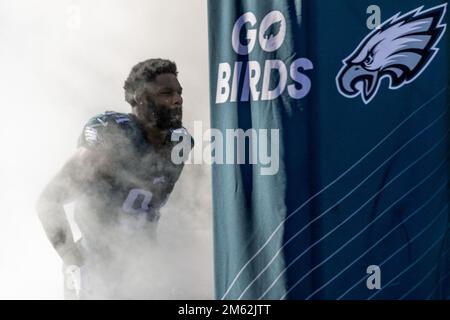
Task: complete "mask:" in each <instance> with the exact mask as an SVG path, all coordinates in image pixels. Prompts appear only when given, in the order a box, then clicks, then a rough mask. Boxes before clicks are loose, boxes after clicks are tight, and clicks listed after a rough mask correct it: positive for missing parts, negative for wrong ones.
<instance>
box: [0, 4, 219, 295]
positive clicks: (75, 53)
mask: <svg viewBox="0 0 450 320" xmlns="http://www.w3.org/2000/svg"><path fill="white" fill-rule="evenodd" d="M0 47H1V49H0V70H1V72H0V86H1V88H2V94H1V95H0V99H1V102H2V113H1V118H0V121H1V125H0V141H1V150H2V154H1V160H0V161H1V162H0V183H1V184H0V204H1V213H0V214H1V215H0V299H17V298H18V299H62V298H63V295H62V292H63V291H62V288H63V279H62V272H61V261H60V259H59V257H58V256H57V254H56V252H55V251H54V250H53V248H52V247H51V245H50V243H49V241H48V240H47V238H46V236H45V234H44V231H43V229H42V227H41V225H40V223H39V221H38V218H37V215H36V212H35V209H34V205H35V202H36V199H37V197H38V195H39V193H40V192H41V190H42V188H43V186H44V185H45V184H46V183H47V182H48V180H49V179H50V178H51V177H52V175H53V174H55V173H56V172H57V170H58V169H59V168H60V167H61V166H62V164H63V163H64V161H65V160H66V159H67V158H68V157H69V156H70V155H71V154H72V153H73V152H74V150H75V146H76V141H77V138H78V136H79V134H80V132H81V129H82V126H83V125H84V123H85V122H86V120H87V119H88V118H89V117H91V116H92V115H94V114H96V113H100V112H103V111H105V110H114V111H118V112H129V106H128V105H127V104H126V103H125V101H124V98H123V90H122V86H123V81H124V80H125V78H126V76H127V75H128V73H129V71H130V69H131V67H132V66H133V65H134V64H136V63H137V62H139V61H142V60H145V59H148V58H156V57H161V58H169V59H171V60H174V61H176V62H177V65H178V68H179V71H180V74H179V80H180V83H181V85H182V86H183V88H184V90H183V92H184V94H183V97H184V111H183V112H184V125H185V126H186V127H187V128H188V130H192V127H193V122H194V121H195V120H201V121H203V123H204V127H207V126H208V125H209V107H208V101H209V100H208V99H209V93H208V66H207V61H208V57H207V54H208V50H207V17H206V1H203V0H190V1H184V0H165V1H159V0H126V1H125V0H97V1H88V0H80V1H76V0H72V1H69V0H46V1H33V0H17V1H9V0H0ZM210 187H211V186H210V169H209V168H208V167H206V166H193V165H187V166H185V168H184V171H183V173H182V175H181V178H180V180H179V181H178V183H177V185H176V186H175V190H174V192H173V193H172V195H171V196H170V198H169V202H168V203H167V205H166V207H165V208H164V209H163V210H162V212H161V213H162V217H161V220H160V226H159V230H158V236H159V243H160V247H159V248H158V249H157V251H156V252H154V253H153V255H152V256H151V257H150V258H151V259H152V264H151V265H152V270H151V271H150V272H149V273H148V274H150V275H151V277H152V279H153V281H154V283H153V284H154V285H153V286H151V288H153V290H152V292H150V293H149V294H148V296H149V297H152V298H155V299H209V298H213V275H212V265H213V263H212V231H211V224H212V223H211V200H210ZM68 209H69V210H68V211H69V212H70V208H68ZM142 279H143V278H141V277H140V276H139V272H135V273H133V274H130V282H129V283H130V286H131V287H132V286H133V282H134V281H135V282H139V281H142Z"/></svg>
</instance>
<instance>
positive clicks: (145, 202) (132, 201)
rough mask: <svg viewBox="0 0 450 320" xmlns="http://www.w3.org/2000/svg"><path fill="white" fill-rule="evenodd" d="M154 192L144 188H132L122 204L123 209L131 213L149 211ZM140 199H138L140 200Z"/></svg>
mask: <svg viewBox="0 0 450 320" xmlns="http://www.w3.org/2000/svg"><path fill="white" fill-rule="evenodd" d="M152 197H153V194H152V193H151V192H150V191H147V190H143V189H131V190H130V192H129V193H128V196H127V198H126V199H125V201H124V202H123V204H122V210H123V211H125V212H127V213H131V214H140V213H147V212H148V211H149V209H150V207H149V205H150V201H152ZM138 199H139V201H136V200H138Z"/></svg>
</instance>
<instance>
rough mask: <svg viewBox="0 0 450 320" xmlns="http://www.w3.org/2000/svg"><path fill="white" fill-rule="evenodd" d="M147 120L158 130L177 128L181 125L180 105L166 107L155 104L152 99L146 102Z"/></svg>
mask: <svg viewBox="0 0 450 320" xmlns="http://www.w3.org/2000/svg"><path fill="white" fill-rule="evenodd" d="M148 110H149V111H150V112H149V115H148V117H147V118H148V119H147V120H148V122H149V123H151V124H152V126H154V127H156V128H158V129H159V130H169V129H178V128H181V126H182V116H183V113H182V107H181V106H177V107H174V108H170V109H169V108H167V107H164V106H160V105H157V104H155V103H154V102H153V101H149V103H148Z"/></svg>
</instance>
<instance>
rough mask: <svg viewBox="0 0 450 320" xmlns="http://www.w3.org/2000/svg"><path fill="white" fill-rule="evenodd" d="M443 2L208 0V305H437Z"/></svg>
mask: <svg viewBox="0 0 450 320" xmlns="http://www.w3.org/2000/svg"><path fill="white" fill-rule="evenodd" d="M447 5H448V3H447V2H446V1H442V0H436V1H434V0H429V1H418V0H409V1H388V0H380V1H377V2H376V4H375V3H374V2H373V1H369V0H340V1H335V0H293V1H288V0H273V1H261V0H240V1H238V0H236V1H221V0H209V1H208V22H209V56H210V61H209V63H210V99H211V128H212V131H211V133H212V141H211V149H212V163H213V164H212V168H213V210H214V250H215V255H214V258H215V284H216V298H217V299H333V300H334V299H338V300H339V299H447V298H449V295H450V252H449V251H450V239H449V229H448V228H449V208H448V170H449V168H448V130H449V118H448V97H449V90H448V83H449V81H448V80H449V79H448V74H449V53H448V44H449V38H448V32H449V31H448V30H447V29H448V28H447V23H448V12H447Z"/></svg>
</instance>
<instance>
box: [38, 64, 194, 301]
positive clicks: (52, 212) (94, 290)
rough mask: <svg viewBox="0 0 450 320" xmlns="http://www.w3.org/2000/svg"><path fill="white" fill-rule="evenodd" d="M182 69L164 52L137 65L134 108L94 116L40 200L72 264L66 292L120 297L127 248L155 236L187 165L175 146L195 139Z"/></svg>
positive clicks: (46, 222)
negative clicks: (185, 115) (70, 208)
mask: <svg viewBox="0 0 450 320" xmlns="http://www.w3.org/2000/svg"><path fill="white" fill-rule="evenodd" d="M177 74H178V71H177V67H176V64H175V63H174V62H172V61H169V60H164V59H150V60H146V61H144V62H141V63H139V64H137V65H136V66H134V67H133V68H132V70H131V72H130V75H129V77H128V79H127V80H126V81H125V85H124V89H125V100H126V101H127V102H128V103H129V104H130V105H131V108H132V110H131V113H127V114H125V113H118V112H113V111H107V112H104V113H103V114H99V115H97V116H94V117H93V118H91V119H90V120H89V121H88V122H87V124H86V125H85V126H84V129H83V132H82V134H81V136H80V138H79V141H78V148H77V150H76V152H75V153H74V155H73V156H72V157H71V158H70V159H69V160H68V161H67V162H66V163H65V164H64V166H63V167H62V169H61V170H60V171H59V172H58V173H57V174H56V176H55V177H54V178H53V179H52V180H51V181H50V182H49V183H48V185H47V186H46V187H45V189H44V191H43V192H42V194H41V196H40V198H39V200H38V205H37V210H38V213H39V218H40V220H41V222H42V225H43V227H44V230H45V232H46V234H47V237H48V238H49V240H50V242H51V244H52V245H53V247H54V248H55V249H56V251H57V253H58V254H59V256H60V257H61V258H62V260H63V265H64V268H65V270H66V271H65V275H66V286H65V288H66V290H65V293H66V298H72V297H73V296H74V293H77V297H79V298H84V299H87V298H120V297H121V295H120V293H118V291H120V290H119V289H118V286H120V282H121V281H126V279H120V278H121V274H122V268H121V266H122V264H121V261H122V262H123V259H122V258H121V255H124V254H125V253H129V252H130V251H133V250H135V251H136V250H137V247H138V246H137V245H136V244H137V243H139V244H141V243H152V240H154V239H156V225H157V222H158V219H159V217H160V209H161V207H162V206H163V205H164V203H165V202H166V201H167V199H168V197H169V195H170V193H171V192H172V190H173V188H174V185H175V183H176V181H177V180H178V178H179V176H180V174H181V171H182V169H183V163H181V164H176V163H174V162H173V161H172V159H171V152H172V148H173V147H174V146H175V145H176V144H177V143H179V141H180V140H179V138H180V137H181V138H183V139H184V140H186V139H185V138H187V139H188V140H187V141H189V144H190V147H191V146H192V145H193V140H192V137H191V136H190V135H189V134H188V132H187V131H186V129H184V128H183V127H182V105H183V99H182V87H181V85H180V83H179V82H178V78H177ZM174 133H176V136H177V137H178V138H177V139H173V136H174ZM183 139H182V140H183ZM173 140H175V141H173ZM184 156H186V155H184ZM72 201H75V222H76V223H77V225H78V227H79V229H80V231H81V234H82V237H81V241H77V242H74V238H73V234H72V231H71V228H70V225H69V223H68V220H67V218H66V215H65V211H64V205H65V204H67V203H69V202H72ZM145 240H149V241H148V242H146V241H145ZM140 249H142V247H141V248H140ZM144 249H145V248H144ZM136 252H137V251H136ZM121 259H122V260H121ZM74 266H75V267H76V268H79V269H75V270H78V271H79V272H74ZM68 267H70V268H69V269H67V268H68ZM67 270H70V271H67ZM74 275H77V277H74V278H77V279H75V281H74V282H70V283H68V282H67V281H69V280H70V279H68V278H67V277H68V276H74ZM80 279H81V290H80V284H79V281H80ZM86 279H89V280H86ZM77 280H78V282H77ZM70 281H72V280H70Z"/></svg>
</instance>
